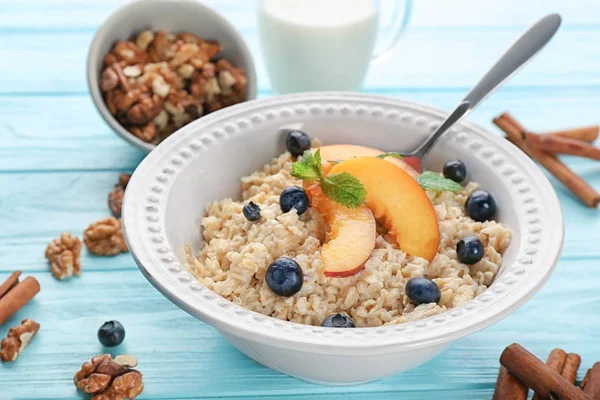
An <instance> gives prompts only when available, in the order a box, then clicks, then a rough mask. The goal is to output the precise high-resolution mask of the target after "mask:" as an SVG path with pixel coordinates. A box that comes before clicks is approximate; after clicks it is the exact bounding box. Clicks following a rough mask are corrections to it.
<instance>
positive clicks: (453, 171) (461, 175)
mask: <svg viewBox="0 0 600 400" xmlns="http://www.w3.org/2000/svg"><path fill="white" fill-rule="evenodd" d="M444 176H445V177H446V178H448V179H452V180H453V181H454V182H458V183H461V182H462V181H464V180H465V178H466V177H467V167H465V163H463V162H462V161H460V160H450V161H448V162H447V163H446V164H444Z"/></svg>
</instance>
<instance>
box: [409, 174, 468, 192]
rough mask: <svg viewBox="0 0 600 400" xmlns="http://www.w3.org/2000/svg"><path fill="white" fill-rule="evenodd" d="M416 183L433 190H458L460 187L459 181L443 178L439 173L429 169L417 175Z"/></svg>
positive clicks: (425, 188)
mask: <svg viewBox="0 0 600 400" xmlns="http://www.w3.org/2000/svg"><path fill="white" fill-rule="evenodd" d="M416 179H417V183H418V184H419V185H421V187H422V188H423V190H435V191H438V192H458V191H459V190H461V189H462V186H461V185H460V183H456V182H454V181H453V180H451V179H447V178H444V177H443V176H441V175H440V174H437V173H435V172H431V171H425V172H423V173H422V174H421V175H419V176H417V178H416Z"/></svg>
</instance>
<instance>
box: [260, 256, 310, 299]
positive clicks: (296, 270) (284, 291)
mask: <svg viewBox="0 0 600 400" xmlns="http://www.w3.org/2000/svg"><path fill="white" fill-rule="evenodd" d="M303 279H304V274H303V272H302V268H300V265H298V263H297V262H296V261H294V260H292V259H291V258H288V257H279V258H278V259H277V260H275V261H273V262H272V263H271V265H269V268H267V274H266V276H265V280H266V281H267V285H269V287H270V288H271V290H272V291H273V293H275V294H278V295H280V296H284V297H289V296H293V295H294V294H296V293H298V291H299V290H300V289H301V288H302V282H303Z"/></svg>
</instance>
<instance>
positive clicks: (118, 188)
mask: <svg viewBox="0 0 600 400" xmlns="http://www.w3.org/2000/svg"><path fill="white" fill-rule="evenodd" d="M129 178H131V175H129V174H121V175H120V176H119V182H117V184H116V185H115V187H114V188H113V189H112V190H111V191H110V192H109V193H108V207H109V208H110V211H112V213H113V215H114V216H115V217H120V216H121V207H123V195H124V194H125V189H126V188H127V183H129Z"/></svg>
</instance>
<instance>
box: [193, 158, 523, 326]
mask: <svg viewBox="0 0 600 400" xmlns="http://www.w3.org/2000/svg"><path fill="white" fill-rule="evenodd" d="M325 147H327V146H325ZM357 160H358V159H357ZM294 161H295V160H294V158H293V156H292V155H291V154H290V153H289V152H286V153H284V154H282V155H280V156H279V157H277V158H275V159H273V160H272V161H271V162H270V163H268V164H267V165H265V166H264V167H263V168H262V169H260V170H258V171H256V172H254V173H252V174H251V175H249V176H247V177H243V178H242V179H241V187H242V201H233V200H231V199H223V200H218V201H214V202H212V203H210V204H208V205H207V206H206V216H205V217H204V218H203V220H202V229H203V235H204V240H205V241H204V243H203V244H202V246H201V248H200V249H199V250H198V252H197V254H194V252H193V251H192V249H190V248H188V249H187V263H186V266H187V268H188V269H189V270H190V271H191V272H192V273H193V274H194V275H195V276H196V277H197V278H198V279H199V280H200V282H201V283H203V284H204V285H205V286H206V287H208V288H209V289H211V290H212V291H214V292H215V293H217V294H218V295H220V296H222V297H224V298H225V299H227V300H229V301H232V302H233V303H235V304H238V305H240V306H242V307H245V308H248V309H251V310H253V311H256V312H259V313H262V314H264V315H268V316H271V317H275V318H279V319H282V320H288V321H294V322H298V323H303V324H310V325H321V324H323V323H324V321H325V320H326V319H327V318H328V317H330V318H329V320H328V321H331V317H332V316H333V315H335V314H339V313H341V314H343V315H344V316H348V317H349V318H350V319H351V321H353V324H354V325H356V326H357V327H373V326H380V325H386V324H400V323H404V322H408V321H413V320H417V319H421V318H425V317H428V316H432V315H436V314H440V313H442V312H445V311H447V310H449V309H451V308H454V307H457V306H460V305H462V304H465V303H466V302H468V301H470V300H472V299H473V298H474V297H476V296H478V295H479V294H481V293H482V292H483V291H485V290H486V289H487V288H488V287H489V286H490V285H491V284H492V282H493V281H494V278H495V277H496V274H497V273H498V270H499V268H500V265H501V264H502V252H503V251H504V250H505V249H506V247H507V246H508V244H509V242H510V238H511V232H510V230H508V229H507V228H505V227H504V226H503V225H502V224H500V223H498V222H495V221H493V220H486V221H483V222H478V221H476V220H474V219H473V218H471V217H469V216H467V212H466V210H465V204H466V203H467V200H468V199H469V198H470V195H471V194H472V193H473V192H475V191H476V189H477V185H476V184H475V183H468V184H466V185H465V186H464V187H462V188H460V190H457V191H455V192H450V191H429V190H428V191H426V192H425V193H426V196H427V197H428V198H429V200H430V203H431V204H433V210H434V217H433V218H434V219H436V220H437V224H438V226H439V237H438V236H436V237H437V239H436V240H438V242H437V243H439V244H438V245H437V248H434V254H433V255H432V256H431V257H432V259H431V261H428V260H427V259H426V258H423V257H419V256H416V255H409V254H407V253H406V252H405V251H403V250H401V247H402V248H406V247H403V246H405V244H404V243H403V242H402V241H400V240H399V239H398V237H396V236H395V235H394V234H393V233H398V232H400V233H398V235H401V234H402V233H401V232H402V231H401V230H392V229H386V228H384V227H383V226H381V224H380V222H381V221H380V219H379V218H377V227H376V233H375V229H374V230H373V233H374V237H375V239H374V242H373V244H372V246H374V248H372V249H369V251H368V254H367V259H366V261H365V262H364V263H362V264H360V265H358V268H357V269H355V270H353V271H350V272H348V275H349V276H346V274H345V273H335V272H334V273H333V274H331V273H330V274H326V273H324V272H323V271H324V270H327V267H326V266H324V261H323V260H324V259H325V260H327V258H325V257H323V254H322V252H324V251H326V250H324V249H326V246H327V244H326V243H327V242H328V240H332V237H333V236H335V235H337V234H339V233H338V232H331V231H330V230H331V229H332V228H331V226H330V223H331V221H326V218H325V217H324V214H323V213H322V212H320V211H321V208H319V209H317V208H316V207H314V206H311V207H308V208H307V209H306V210H300V209H299V208H291V209H290V211H289V212H284V211H282V208H283V204H282V203H281V202H282V201H283V200H282V199H280V196H281V193H282V191H284V190H285V189H286V188H289V187H294V186H295V187H298V188H301V187H302V186H303V182H302V180H300V179H298V178H296V177H294V176H292V164H293V163H294ZM382 162H383V161H382ZM384 164H385V163H384ZM338 165H341V164H338ZM338 165H335V166H334V167H333V168H336V167H337V166H338ZM377 165H379V164H377ZM407 176H408V175H407ZM411 179H412V178H411ZM307 192H308V193H309V195H310V190H307ZM481 192H483V191H481ZM368 193H369V192H367V199H366V201H367V205H369V204H370V203H369V202H370V201H372V199H370V198H369V194H368ZM311 200H312V198H311ZM476 200H477V199H472V200H470V201H472V202H473V205H470V207H471V208H472V207H474V206H476V205H478V204H475V201H476ZM249 202H252V203H251V204H253V205H254V206H257V207H258V209H259V213H260V216H259V218H260V219H259V220H256V222H252V221H250V220H249V219H248V218H247V217H245V216H244V206H245V205H246V204H250V203H249ZM431 204H428V207H431ZM494 207H495V205H494ZM370 208H372V209H373V210H374V211H373V214H374V215H375V217H378V214H377V213H378V212H379V211H378V210H377V207H370ZM255 211H256V210H255ZM299 212H300V213H301V215H299ZM388 219H391V218H388ZM328 222H329V223H328ZM332 226H333V225H332ZM336 229H337V228H336ZM408 229H417V230H418V229H425V228H421V227H418V226H413V227H408ZM362 231H364V229H362ZM436 234H437V232H436ZM357 235H358V236H357ZM359 236H360V235H359V234H358V233H357V234H356V235H354V234H353V235H351V237H352V238H357V237H359ZM405 236H407V235H406V234H405ZM408 236H410V235H408ZM359 239H360V238H359ZM349 240H350V239H349ZM351 240H355V239H351ZM356 240H357V243H358V242H359V240H358V239H356ZM361 240H362V239H361ZM364 240H365V241H367V240H368V238H365V239H364ZM461 242H462V243H461ZM399 243H400V245H399ZM351 244H352V245H353V246H354V247H356V248H358V247H360V243H358V244H356V245H355V244H354V243H351ZM408 245H410V243H406V246H408ZM461 246H462V247H461ZM350 247H351V248H352V246H350ZM457 249H459V252H461V254H457ZM436 250H437V251H436ZM357 251H358V250H357ZM462 252H469V254H467V255H469V256H470V257H471V259H470V261H467V260H469V258H468V257H467V258H465V257H466V256H465V255H463V254H462ZM478 252H480V254H478ZM413 254H414V252H413ZM281 257H285V258H286V259H291V260H293V261H295V263H297V265H299V266H300V267H301V272H302V273H303V282H300V285H301V287H300V289H299V290H298V291H297V292H295V294H293V295H278V294H276V293H275V292H274V290H272V288H271V287H270V286H269V284H268V283H267V280H266V278H267V277H266V275H267V273H268V272H267V271H268V270H269V269H270V268H269V267H270V265H271V264H273V263H274V262H275V261H276V260H278V259H279V258H281ZM340 257H344V256H340ZM473 257H474V258H473ZM459 260H464V261H466V262H469V263H470V265H469V264H466V263H464V262H461V261H459ZM472 261H476V262H472ZM420 277H422V278H426V279H423V281H429V282H433V283H435V285H433V284H432V285H433V286H435V288H434V289H435V291H436V292H437V297H436V299H439V300H437V301H427V300H426V301H424V302H422V301H415V299H416V298H418V296H422V295H423V293H424V292H423V290H425V293H426V291H427V290H429V289H428V288H427V287H425V288H423V287H418V285H417V284H419V283H420V282H419V281H418V280H413V282H411V283H410V284H409V286H410V285H412V286H413V287H414V288H413V289H412V290H413V292H414V293H415V294H414V295H413V294H411V296H409V295H408V294H407V291H410V289H411V288H410V287H407V284H408V282H409V281H410V280H411V278H420ZM436 285H437V286H436ZM438 288H439V289H438ZM285 296H287V297H285ZM434 296H436V294H434ZM411 297H412V298H411ZM340 321H342V319H340ZM342 322H343V321H342ZM327 323H328V322H327V321H326V324H327ZM344 323H345V322H344ZM327 326H329V325H327ZM340 326H342V325H340ZM349 326H350V325H349Z"/></svg>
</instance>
